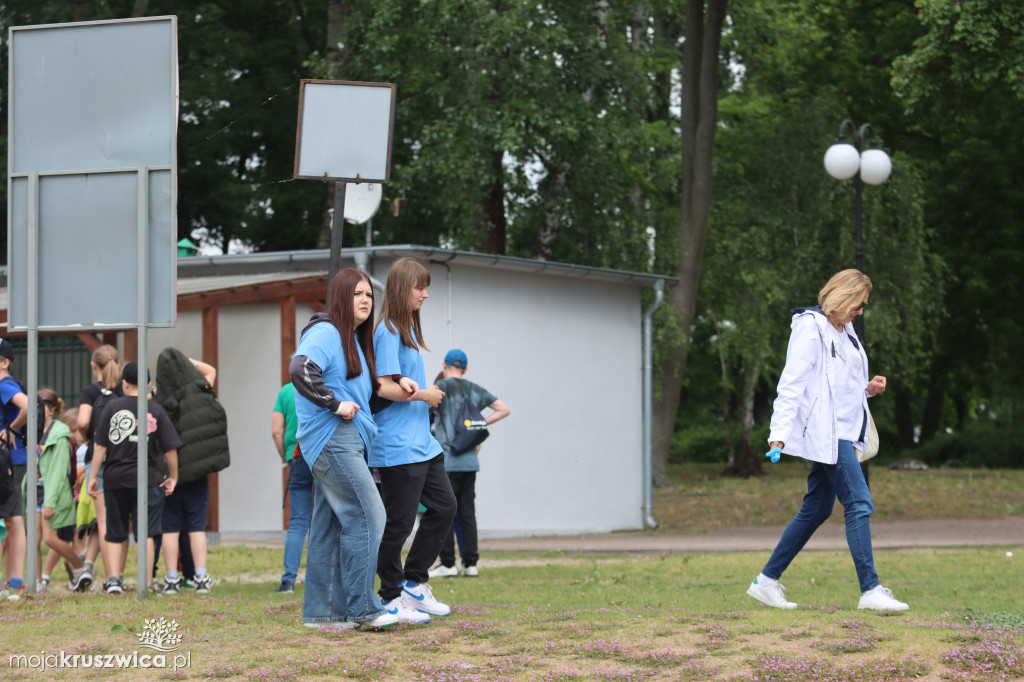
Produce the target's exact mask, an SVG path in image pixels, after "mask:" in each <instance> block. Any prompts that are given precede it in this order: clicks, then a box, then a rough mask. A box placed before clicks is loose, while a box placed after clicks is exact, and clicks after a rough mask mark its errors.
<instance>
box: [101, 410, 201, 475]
mask: <svg viewBox="0 0 1024 682" xmlns="http://www.w3.org/2000/svg"><path fill="white" fill-rule="evenodd" d="M138 405H139V399H138V397H137V396H134V395H129V396H124V397H121V398H117V399H116V400H112V401H110V402H109V403H107V406H106V407H105V408H104V409H103V414H102V415H100V420H99V422H97V425H96V444H97V445H102V446H104V447H105V448H107V454H106V456H105V457H104V458H103V488H104V489H107V488H109V489H111V490H117V489H124V488H136V487H138V466H137V464H138V452H139V451H138V442H139V436H138V429H137V425H136V421H137V420H136V418H135V415H136V412H137V410H138ZM148 410H149V416H150V419H149V420H148V421H147V423H148V424H149V427H148V433H149V486H150V487H152V486H155V485H160V482H161V479H162V474H161V471H163V461H162V460H163V459H164V454H163V453H165V452H167V451H168V450H177V449H178V448H180V447H181V445H182V443H181V438H180V437H179V436H178V432H177V431H176V430H175V429H174V424H173V423H171V418H170V417H168V416H167V413H166V412H165V411H164V408H162V407H160V405H159V404H158V403H156V402H155V401H153V400H150V401H149V403H148ZM154 427H155V430H154Z"/></svg>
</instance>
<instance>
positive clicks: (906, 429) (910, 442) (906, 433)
mask: <svg viewBox="0 0 1024 682" xmlns="http://www.w3.org/2000/svg"><path fill="white" fill-rule="evenodd" d="M896 432H897V433H898V434H899V439H900V448H904V449H906V448H912V447H915V446H916V443H914V413H913V410H912V408H911V406H910V393H909V392H908V391H907V390H906V389H903V388H898V389H896Z"/></svg>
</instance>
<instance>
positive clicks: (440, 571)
mask: <svg viewBox="0 0 1024 682" xmlns="http://www.w3.org/2000/svg"><path fill="white" fill-rule="evenodd" d="M427 575H428V576H430V577H431V578H454V577H456V576H458V575H459V569H457V568H455V567H454V566H445V565H444V564H441V565H440V566H438V567H437V568H433V569H431V570H430V571H429V572H428V573H427Z"/></svg>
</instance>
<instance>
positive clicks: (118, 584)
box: [104, 578, 124, 595]
mask: <svg viewBox="0 0 1024 682" xmlns="http://www.w3.org/2000/svg"><path fill="white" fill-rule="evenodd" d="M104 584H105V585H106V588H105V589H104V591H105V592H106V593H107V594H113V595H120V594H124V582H123V581H122V580H121V579H120V578H111V579H110V580H108V581H107V582H106V583H104Z"/></svg>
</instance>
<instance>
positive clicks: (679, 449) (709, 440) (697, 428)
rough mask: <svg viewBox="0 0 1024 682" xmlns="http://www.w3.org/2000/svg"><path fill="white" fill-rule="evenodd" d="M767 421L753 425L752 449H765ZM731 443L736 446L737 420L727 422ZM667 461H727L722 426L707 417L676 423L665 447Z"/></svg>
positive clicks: (737, 443)
mask: <svg viewBox="0 0 1024 682" xmlns="http://www.w3.org/2000/svg"><path fill="white" fill-rule="evenodd" d="M768 426H769V425H768V424H767V423H764V424H756V425H755V426H754V435H753V439H754V449H755V450H757V449H758V448H760V447H761V446H762V445H764V450H763V452H768V446H767V445H766V444H765V443H766V441H767V438H768ZM730 429H731V434H732V442H733V447H735V448H738V447H739V444H740V434H741V433H742V431H741V429H742V427H741V426H740V424H738V423H734V424H730ZM668 461H669V462H671V463H672V464H682V463H684V462H694V463H703V464H710V463H721V464H725V463H726V462H728V461H729V446H728V443H726V440H725V429H724V428H723V427H722V423H721V422H720V421H717V420H715V421H707V422H705V423H703V424H695V425H692V426H687V427H686V428H680V427H679V426H677V427H676V430H675V433H673V434H672V444H671V446H670V447H669V452H668Z"/></svg>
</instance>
